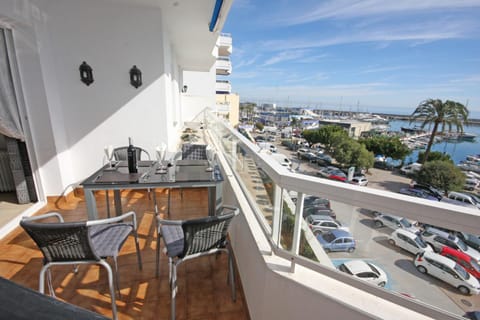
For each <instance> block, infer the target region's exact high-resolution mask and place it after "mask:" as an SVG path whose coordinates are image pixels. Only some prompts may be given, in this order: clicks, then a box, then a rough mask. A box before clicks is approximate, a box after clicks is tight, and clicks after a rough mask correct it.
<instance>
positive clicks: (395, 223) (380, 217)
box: [373, 211, 420, 233]
mask: <svg viewBox="0 0 480 320" xmlns="http://www.w3.org/2000/svg"><path fill="white" fill-rule="evenodd" d="M373 214H374V215H375V218H374V219H373V221H374V224H375V227H377V228H381V227H388V228H390V229H392V230H397V229H399V228H400V229H405V230H408V231H410V232H412V233H419V232H420V229H419V228H417V227H416V226H415V225H414V224H413V223H412V222H410V221H409V220H408V219H406V218H403V217H399V216H394V215H388V214H384V213H380V212H377V211H375V212H374V213H373Z"/></svg>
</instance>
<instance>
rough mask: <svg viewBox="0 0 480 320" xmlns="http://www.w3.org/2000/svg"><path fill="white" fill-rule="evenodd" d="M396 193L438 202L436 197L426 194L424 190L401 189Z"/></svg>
mask: <svg viewBox="0 0 480 320" xmlns="http://www.w3.org/2000/svg"><path fill="white" fill-rule="evenodd" d="M398 192H399V193H401V194H406V195H407V196H412V197H417V198H422V199H427V200H435V201H438V198H437V197H434V196H432V195H430V194H428V193H426V192H425V191H424V190H419V189H413V188H401V189H400V191H398Z"/></svg>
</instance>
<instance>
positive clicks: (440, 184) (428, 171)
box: [416, 160, 465, 195]
mask: <svg viewBox="0 0 480 320" xmlns="http://www.w3.org/2000/svg"><path fill="white" fill-rule="evenodd" d="M416 180H417V182H419V183H424V184H429V185H431V186H434V187H435V188H437V189H439V190H442V191H443V192H444V193H445V195H447V193H448V192H449V191H452V190H461V189H462V188H463V185H464V184H465V175H464V174H463V172H462V170H460V169H459V168H457V167H456V166H455V165H454V164H453V162H451V161H441V160H433V161H428V162H426V163H425V164H424V165H423V166H422V169H421V170H420V171H419V172H418V174H417V177H416Z"/></svg>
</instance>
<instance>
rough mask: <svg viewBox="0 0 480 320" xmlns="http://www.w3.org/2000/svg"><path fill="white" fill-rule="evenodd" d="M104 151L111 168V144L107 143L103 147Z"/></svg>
mask: <svg viewBox="0 0 480 320" xmlns="http://www.w3.org/2000/svg"><path fill="white" fill-rule="evenodd" d="M103 150H104V151H105V156H106V157H107V160H108V164H109V167H110V168H112V159H113V146H112V145H108V146H105V148H104V149H103Z"/></svg>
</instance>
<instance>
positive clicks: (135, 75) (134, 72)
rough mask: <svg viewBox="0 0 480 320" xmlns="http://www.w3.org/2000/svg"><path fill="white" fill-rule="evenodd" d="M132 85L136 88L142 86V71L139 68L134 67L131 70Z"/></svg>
mask: <svg viewBox="0 0 480 320" xmlns="http://www.w3.org/2000/svg"><path fill="white" fill-rule="evenodd" d="M130 84H131V85H132V86H134V87H135V89H136V88H138V87H140V86H141V85H142V71H140V69H138V68H137V66H133V67H132V69H130Z"/></svg>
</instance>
